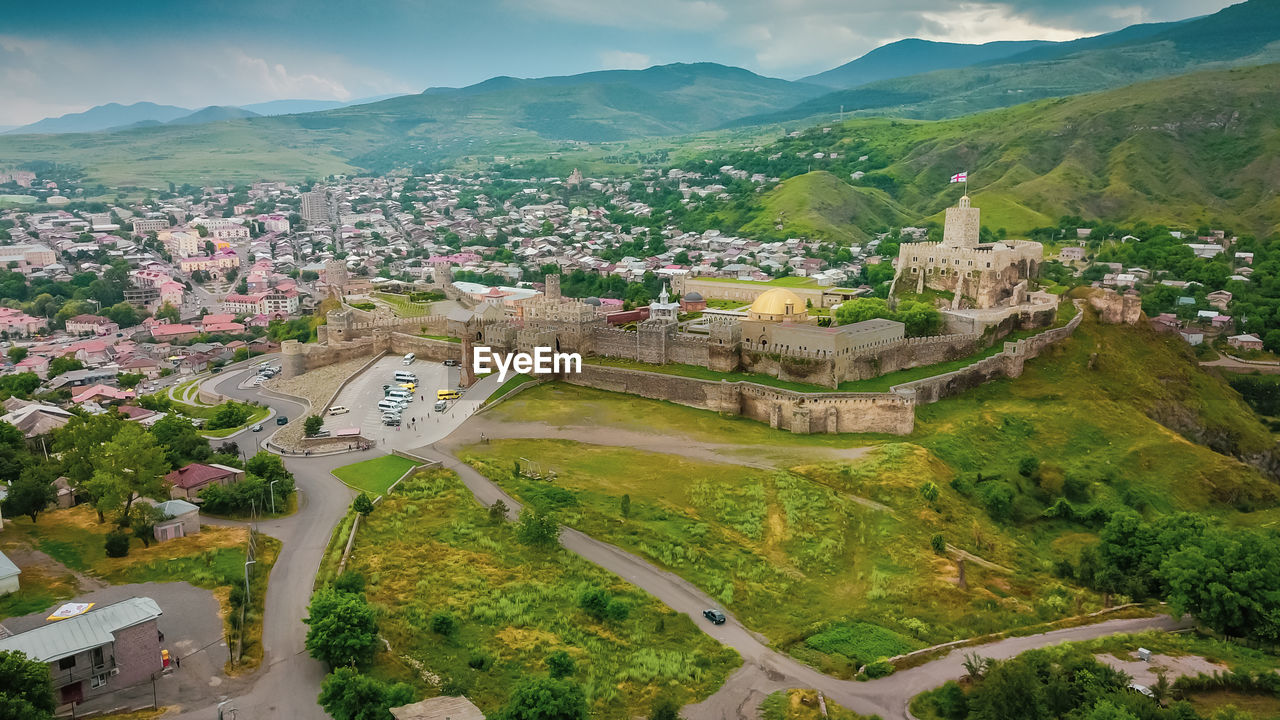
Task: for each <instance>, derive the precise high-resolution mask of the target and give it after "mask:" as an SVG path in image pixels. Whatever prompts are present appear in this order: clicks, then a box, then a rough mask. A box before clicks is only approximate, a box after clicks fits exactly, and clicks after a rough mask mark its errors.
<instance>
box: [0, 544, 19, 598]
mask: <svg viewBox="0 0 1280 720" xmlns="http://www.w3.org/2000/svg"><path fill="white" fill-rule="evenodd" d="M21 574H22V570H21V569H19V568H18V566H17V565H15V564H14V562H13V561H12V560H10V559H9V557H8V556H7V555H5V554H4V553H2V552H0V597H3V596H5V595H8V594H9V593H16V592H18V590H20V589H21V587H20V583H19V580H18V576H19V575H21Z"/></svg>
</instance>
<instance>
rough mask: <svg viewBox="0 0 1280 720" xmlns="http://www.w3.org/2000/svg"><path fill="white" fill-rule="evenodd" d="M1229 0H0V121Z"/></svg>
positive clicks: (747, 52) (1005, 33)
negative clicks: (111, 105)
mask: <svg viewBox="0 0 1280 720" xmlns="http://www.w3.org/2000/svg"><path fill="white" fill-rule="evenodd" d="M1230 4H1232V0H1121V1H1120V2H1104V1H1102V0H1071V2H1065V1H1064V0H1001V1H974V2H970V1H969V0H363V1H362V2H359V3H351V2H348V1H347V0H306V1H303V0H201V1H200V2H189V1H184V2H174V1H173V0H167V1H166V0H129V1H127V2H121V3H116V2H102V0H62V1H61V2H57V3H48V2H45V3H32V2H27V3H16V2H12V1H11V2H6V3H5V5H11V7H5V8H3V16H4V19H3V21H0V126H4V125H21V124H25V123H29V122H34V121H36V120H39V119H41V118H44V117H50V116H58V115H62V114H65V113H70V112H79V111H82V110H85V109H87V108H89V107H92V106H94V105H99V104H103V103H108V102H119V103H124V104H129V103H133V102H139V101H151V102H157V103H163V104H171V105H180V106H183V107H189V108H200V107H204V106H206V105H239V104H248V103H254V102H263V101H267V100H279V99H300V98H306V99H325V100H344V101H345V100H352V99H358V98H363V97H370V96H374V95H382V94H387V93H409V92H420V91H422V90H423V89H425V88H428V87H439V86H452V87H457V86H463V85H469V84H472V83H476V82H480V81H482V80H485V79H487V78H490V77H493V76H497V75H512V76H517V77H541V76H546V75H570V74H574V73H580V72H588V71H591V70H602V69H639V68H644V67H648V66H650V65H656V64H665V63H672V62H704V61H705V62H718V63H723V64H725V65H736V66H739V67H744V68H747V69H748V70H752V71H754V72H758V73H760V74H762V75H769V76H772V77H781V78H787V79H796V78H800V77H803V76H805V75H809V74H812V73H816V72H820V71H822V70H826V69H829V68H832V67H835V66H837V65H840V64H842V63H845V62H847V61H849V60H852V59H854V58H856V57H858V56H860V55H862V54H863V53H866V52H867V51H869V50H872V49H874V48H875V47H878V46H880V45H883V44H885V43H888V42H892V41H894V40H899V39H902V38H906V37H918V38H924V39H928V40H945V41H951V42H966V43H982V42H990V41H994V40H1029V39H1041V40H1069V39H1072V38H1076V37H1082V36H1085V35H1095V34H1098V33H1102V32H1109V31H1112V30H1118V29H1120V28H1122V27H1125V26H1127V25H1132V24H1134V23H1141V22H1160V21H1166V20H1179V19H1183V18H1187V17H1193V16H1196V15H1204V14H1208V13H1212V12H1215V11H1217V10H1220V9H1221V8H1223V7H1225V6H1227V5H1230Z"/></svg>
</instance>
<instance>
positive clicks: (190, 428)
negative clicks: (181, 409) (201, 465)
mask: <svg viewBox="0 0 1280 720" xmlns="http://www.w3.org/2000/svg"><path fill="white" fill-rule="evenodd" d="M151 435H152V436H153V437H154V438H155V439H156V442H157V443H159V444H160V446H161V447H163V448H164V454H165V458H166V459H167V460H168V461H169V465H170V467H171V468H179V467H182V466H183V465H186V464H187V463H191V462H203V461H205V460H208V459H209V455H210V454H212V452H213V451H212V450H211V449H210V448H209V441H208V440H206V439H205V438H204V437H203V436H201V435H200V431H198V430H196V426H195V425H192V424H191V421H190V420H188V419H186V418H184V417H182V416H180V415H176V414H169V415H166V416H164V417H162V418H160V419H159V420H157V421H156V423H155V424H154V425H152V426H151Z"/></svg>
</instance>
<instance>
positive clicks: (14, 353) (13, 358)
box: [8, 345, 27, 363]
mask: <svg viewBox="0 0 1280 720" xmlns="http://www.w3.org/2000/svg"><path fill="white" fill-rule="evenodd" d="M8 355H9V361H10V362H13V363H20V362H22V361H23V360H26V359H27V349H26V348H24V347H19V346H17V345H14V346H13V347H11V348H9V352H8Z"/></svg>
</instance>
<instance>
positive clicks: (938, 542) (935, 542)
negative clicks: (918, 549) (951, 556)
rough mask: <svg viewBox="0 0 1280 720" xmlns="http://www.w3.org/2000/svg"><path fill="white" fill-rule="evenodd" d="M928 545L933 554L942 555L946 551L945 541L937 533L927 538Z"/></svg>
mask: <svg viewBox="0 0 1280 720" xmlns="http://www.w3.org/2000/svg"><path fill="white" fill-rule="evenodd" d="M929 547H931V548H933V554H934V555H942V554H945V553H946V552H947V541H946V539H945V538H943V537H942V534H941V533H938V534H936V535H934V536H933V537H932V538H930V539H929Z"/></svg>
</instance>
